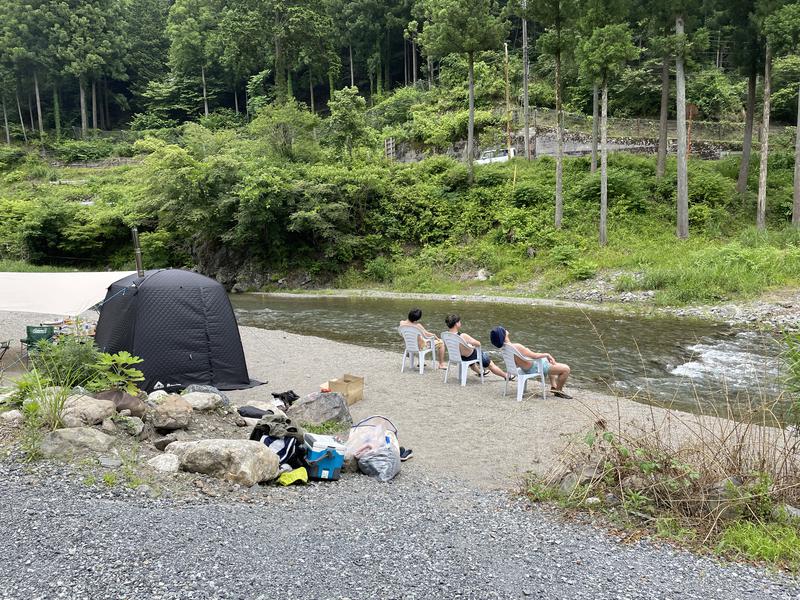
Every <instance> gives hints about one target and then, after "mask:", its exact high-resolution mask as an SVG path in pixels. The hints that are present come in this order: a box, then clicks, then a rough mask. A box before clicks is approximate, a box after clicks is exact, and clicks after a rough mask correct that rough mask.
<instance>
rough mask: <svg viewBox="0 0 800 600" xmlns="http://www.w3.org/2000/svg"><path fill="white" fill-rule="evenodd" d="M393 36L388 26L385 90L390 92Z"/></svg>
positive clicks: (384, 60) (384, 70) (384, 76)
mask: <svg viewBox="0 0 800 600" xmlns="http://www.w3.org/2000/svg"><path fill="white" fill-rule="evenodd" d="M391 49H392V45H391V37H390V35H389V28H388V27H387V28H386V52H385V55H384V57H383V90H384V91H386V92H388V91H390V90H391V89H392V61H391V54H390V52H391Z"/></svg>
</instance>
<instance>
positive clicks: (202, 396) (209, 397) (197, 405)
mask: <svg viewBox="0 0 800 600" xmlns="http://www.w3.org/2000/svg"><path fill="white" fill-rule="evenodd" d="M181 398H183V399H184V400H186V401H187V402H188V403H189V404H191V405H192V408H193V409H194V410H214V409H215V408H219V407H220V406H222V405H223V402H222V396H220V395H219V394H211V393H208V392H189V393H188V394H184V395H183V396H181Z"/></svg>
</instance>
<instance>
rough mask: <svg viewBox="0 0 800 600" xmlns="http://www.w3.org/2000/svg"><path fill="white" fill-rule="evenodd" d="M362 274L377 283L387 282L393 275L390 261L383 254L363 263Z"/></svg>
mask: <svg viewBox="0 0 800 600" xmlns="http://www.w3.org/2000/svg"><path fill="white" fill-rule="evenodd" d="M364 275H366V276H367V277H368V278H369V279H371V280H372V281H377V282H378V283H388V282H390V281H391V280H392V278H393V276H394V269H393V266H392V262H391V261H390V260H389V259H388V258H386V257H385V256H378V257H377V258H374V259H372V260H370V261H368V262H367V263H366V264H365V265H364Z"/></svg>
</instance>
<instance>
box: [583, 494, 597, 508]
mask: <svg viewBox="0 0 800 600" xmlns="http://www.w3.org/2000/svg"><path fill="white" fill-rule="evenodd" d="M600 502H601V500H600V498H598V497H597V496H590V497H589V498H587V499H586V501H585V502H584V504H586V506H594V505H596V504H600Z"/></svg>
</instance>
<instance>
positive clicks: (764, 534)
mask: <svg viewBox="0 0 800 600" xmlns="http://www.w3.org/2000/svg"><path fill="white" fill-rule="evenodd" d="M717 551H718V552H719V553H721V554H724V555H733V556H735V557H737V558H744V559H747V560H757V561H764V562H768V563H770V564H774V565H777V566H781V567H784V568H787V569H789V570H791V571H798V570H800V531H798V527H797V525H787V524H781V523H753V522H750V521H739V522H736V523H732V524H731V525H729V526H728V527H726V528H725V531H723V532H722V535H721V536H720V540H719V543H718V544H717Z"/></svg>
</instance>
